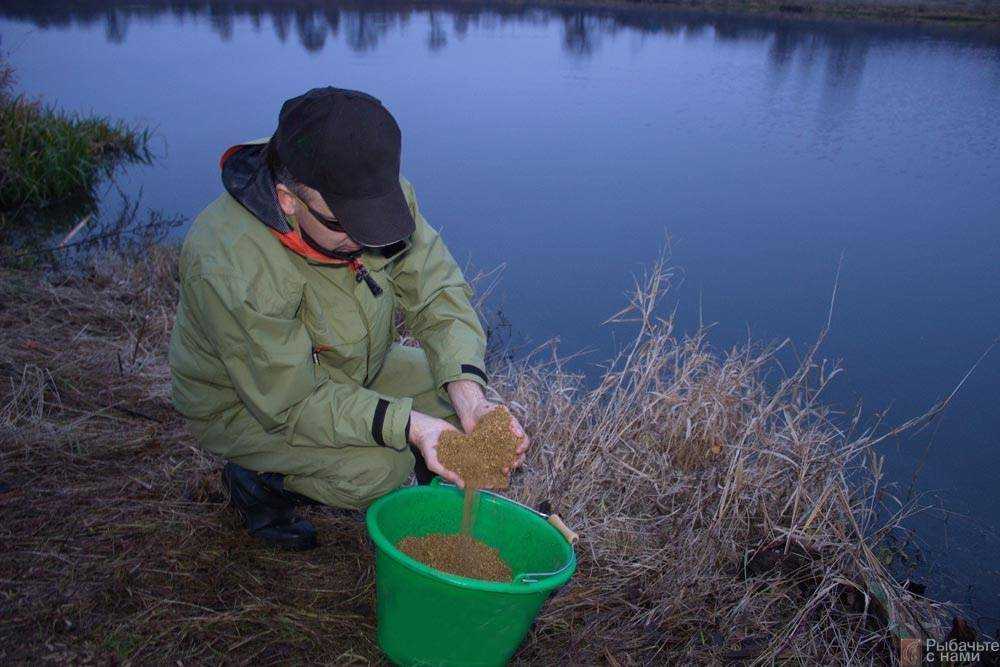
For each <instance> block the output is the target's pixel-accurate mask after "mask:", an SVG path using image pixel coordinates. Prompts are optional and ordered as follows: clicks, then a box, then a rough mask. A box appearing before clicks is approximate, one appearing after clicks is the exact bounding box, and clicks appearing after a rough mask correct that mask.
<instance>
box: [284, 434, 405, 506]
mask: <svg viewBox="0 0 1000 667" xmlns="http://www.w3.org/2000/svg"><path fill="white" fill-rule="evenodd" d="M413 463H414V459H413V454H411V453H410V451H409V449H407V450H405V451H402V452H397V451H395V450H392V449H387V448H378V449H374V448H373V449H370V450H366V451H364V452H361V453H359V455H358V456H355V457H353V458H352V459H351V460H350V461H342V462H334V463H332V465H331V466H330V467H329V468H327V469H324V470H322V471H321V472H320V473H319V474H316V475H307V476H299V475H295V476H291V477H286V479H285V485H286V486H287V487H288V488H291V489H292V490H293V491H296V492H298V493H302V494H304V495H306V496H309V497H310V498H313V499H314V500H318V501H319V502H321V503H324V504H326V505H332V506H334V507H345V508H350V509H364V508H366V507H367V506H368V505H370V504H371V503H372V502H374V501H375V500H377V499H378V498H380V497H382V496H384V495H385V494H387V493H389V492H390V491H392V490H393V489H396V488H398V487H400V486H402V485H403V484H404V483H405V482H406V480H407V478H408V477H409V475H410V472H411V471H412V470H413Z"/></svg>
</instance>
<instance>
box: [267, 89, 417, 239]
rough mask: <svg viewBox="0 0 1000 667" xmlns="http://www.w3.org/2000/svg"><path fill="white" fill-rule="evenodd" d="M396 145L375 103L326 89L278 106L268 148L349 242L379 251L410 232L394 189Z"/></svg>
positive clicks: (392, 124) (402, 200)
mask: <svg viewBox="0 0 1000 667" xmlns="http://www.w3.org/2000/svg"><path fill="white" fill-rule="evenodd" d="M401 143H402V137H401V135H400V131H399V125H397V124H396V120H395V119H394V118H393V117H392V114H390V113H389V111H388V110H387V109H386V108H385V107H384V106H382V103H381V102H380V101H379V100H378V99H376V98H374V97H372V96H371V95H368V94H366V93H362V92H360V91H357V90H345V89H343V88H333V87H326V88H313V89H312V90H310V91H309V92H307V93H305V94H303V95H299V96H298V97H293V98H292V99H290V100H286V101H285V103H284V104H283V105H282V106H281V114H280V116H279V117H278V128H277V130H275V132H274V135H273V136H272V137H271V139H270V146H269V147H268V148H269V150H273V151H274V152H275V155H276V156H277V158H278V159H279V160H280V161H281V162H282V164H284V165H285V167H287V168H288V171H289V172H291V174H292V176H294V177H295V178H296V180H298V181H299V182H300V183H302V184H303V185H307V186H309V187H310V188H313V189H314V190H317V191H318V192H319V194H320V196H321V197H323V201H325V202H326V205H327V206H329V207H330V211H332V212H333V214H334V216H336V218H337V221H338V222H339V223H340V224H341V226H343V228H344V230H345V231H346V232H347V234H348V235H349V236H350V237H351V238H352V239H354V240H355V241H357V242H358V243H360V244H362V245H366V246H373V247H380V246H386V245H390V244H392V243H396V242H397V241H400V240H402V239H404V238H406V237H407V236H409V235H410V234H412V233H413V230H414V229H415V227H416V226H415V224H414V222H413V216H412V215H410V207H409V206H408V205H407V203H406V197H405V196H404V195H403V189H402V188H401V187H400V184H399V155H400V146H401Z"/></svg>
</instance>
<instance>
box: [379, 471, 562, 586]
mask: <svg viewBox="0 0 1000 667" xmlns="http://www.w3.org/2000/svg"><path fill="white" fill-rule="evenodd" d="M427 493H431V494H435V493H457V494H459V495H461V494H462V491H460V490H459V489H458V488H450V487H441V486H408V487H404V488H401V489H396V490H395V491H393V492H391V493H388V494H386V495H384V496H382V497H381V498H379V499H378V500H376V501H375V502H374V503H372V504H371V506H370V507H369V508H368V511H367V512H366V513H365V525H366V527H367V528H368V535H369V536H370V537H371V538H372V540H373V541H374V542H375V546H376V548H378V549H379V550H381V551H382V552H383V553H385V554H386V555H387V556H389V557H390V558H392V559H393V560H395V561H397V562H398V563H400V564H401V565H403V566H405V567H407V568H409V569H410V570H413V571H415V572H416V573H417V574H421V575H423V576H425V577H429V578H431V579H436V580H437V581H441V582H444V583H447V584H451V585H452V586H457V587H459V588H465V589H468V590H475V591H487V592H491V593H508V594H515V595H528V594H532V593H542V592H548V591H551V590H553V589H555V588H558V587H559V586H562V585H563V584H565V583H566V582H567V581H569V579H570V577H571V576H573V573H574V572H575V571H576V551H574V549H573V546H572V545H571V544H569V542H567V541H566V539H565V538H564V537H563V536H562V535H561V534H560V533H559V531H558V530H556V529H555V528H553V527H552V526H551V525H549V524H548V522H546V521H543V520H542V519H541V518H540V517H539V516H538V515H536V514H533V513H532V512H531V511H529V510H527V509H525V508H524V507H521V506H520V505H519V504H518V503H516V502H514V501H512V500H509V499H507V498H504V497H503V496H498V495H491V496H488V497H489V498H490V500H489V502H496V503H500V504H504V505H507V506H509V507H510V508H511V509H513V510H516V511H518V512H521V513H524V514H526V515H528V516H530V517H531V519H532V520H534V521H537V522H538V524H539V525H540V526H545V529H546V530H550V531H552V532H553V533H555V534H556V535H557V536H558V537H559V544H561V545H563V553H564V554H565V555H566V556H567V559H568V562H566V563H565V564H564V566H563V569H562V570H561V571H559V572H558V573H557V574H553V575H550V576H548V577H545V578H544V579H540V580H538V581H536V582H533V583H516V584H515V583H513V582H511V583H504V582H499V581H484V580H482V579H471V578H469V577H462V576H460V575H457V574H451V573H449V572H443V571H441V570H438V569H435V568H433V567H431V566H429V565H425V564H424V563H421V562H420V561H418V560H417V559H416V558H413V557H411V556H408V555H406V554H405V553H403V552H402V551H400V550H399V549H397V548H396V545H395V544H393V543H392V542H390V541H389V539H388V538H387V537H386V536H385V535H384V534H382V531H381V530H380V529H379V527H378V524H377V517H378V513H379V512H380V511H381V508H382V507H383V506H384V505H385V504H386V503H387V502H389V500H390V499H391V498H395V497H398V496H399V495H405V494H411V495H412V494H417V495H420V494H427Z"/></svg>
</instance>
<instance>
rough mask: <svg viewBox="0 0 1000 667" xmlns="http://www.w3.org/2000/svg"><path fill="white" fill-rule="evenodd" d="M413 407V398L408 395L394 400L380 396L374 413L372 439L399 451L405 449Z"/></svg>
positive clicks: (378, 443) (376, 442)
mask: <svg viewBox="0 0 1000 667" xmlns="http://www.w3.org/2000/svg"><path fill="white" fill-rule="evenodd" d="M412 409H413V399H412V398H410V397H408V396H404V397H402V398H397V399H394V400H392V401H389V400H387V399H385V398H379V399H378V402H377V403H376V404H375V413H374V414H373V415H372V440H374V441H375V444H377V445H382V446H383V447H388V448H389V449H394V450H396V451H397V452H402V451H405V450H406V448H407V446H408V444H409V443H408V442H407V437H406V432H407V426H408V424H409V422H410V410H412Z"/></svg>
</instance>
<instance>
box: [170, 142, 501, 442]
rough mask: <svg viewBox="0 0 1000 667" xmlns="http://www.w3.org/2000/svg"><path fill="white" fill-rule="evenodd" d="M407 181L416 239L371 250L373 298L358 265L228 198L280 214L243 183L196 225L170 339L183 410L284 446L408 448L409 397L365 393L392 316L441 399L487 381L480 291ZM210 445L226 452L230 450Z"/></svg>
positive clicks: (389, 337) (184, 256)
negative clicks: (456, 383)
mask: <svg viewBox="0 0 1000 667" xmlns="http://www.w3.org/2000/svg"><path fill="white" fill-rule="evenodd" d="M248 146H250V147H252V146H253V144H250V145H248ZM228 155H229V153H227V156H228ZM400 182H401V185H402V187H403V191H404V194H405V195H406V199H407V201H408V203H409V205H410V211H411V213H412V215H413V217H414V220H415V223H416V230H415V231H414V233H413V234H412V235H411V236H410V237H409V238H408V239H406V240H405V241H403V242H400V243H398V244H394V245H393V246H389V247H388V248H387V249H382V248H377V249H370V250H366V251H365V252H364V253H363V254H362V256H361V258H360V259H361V263H363V265H364V267H365V268H366V269H367V272H368V274H369V275H370V277H371V279H372V280H374V282H375V283H377V285H378V287H380V288H381V294H379V295H377V296H376V294H375V291H377V288H373V287H372V286H370V285H369V284H368V283H367V282H366V281H365V280H361V273H362V272H359V271H357V269H358V267H357V266H354V267H352V266H349V265H347V264H344V263H331V262H330V261H329V260H327V261H322V260H320V259H317V258H309V257H306V256H303V254H300V253H299V252H296V251H294V250H292V249H290V247H295V246H296V244H293V243H285V242H284V241H283V240H282V238H281V237H282V235H281V233H279V232H278V231H276V229H275V226H274V225H273V224H272V225H269V224H267V223H266V222H265V221H263V220H262V219H261V218H260V217H258V216H257V215H255V214H254V213H253V212H251V210H249V209H248V208H247V206H245V205H244V204H243V203H241V201H239V200H238V199H237V198H236V197H234V196H233V194H231V193H232V192H236V195H237V196H245V197H246V198H245V200H244V202H245V203H247V205H249V206H251V208H253V207H254V206H256V207H257V212H258V214H259V215H261V216H263V217H264V218H268V217H269V216H270V217H273V216H274V212H273V210H271V209H262V208H261V204H260V202H259V201H258V202H256V203H254V202H253V201H252V198H251V197H249V196H246V195H245V192H242V191H239V190H238V189H237V188H230V192H227V193H226V194H223V195H222V196H220V197H219V198H218V199H216V200H215V201H214V202H213V203H212V204H210V205H209V206H208V207H207V208H206V209H205V210H204V211H203V212H202V213H201V214H200V215H199V216H198V218H197V219H196V220H195V222H194V223H193V225H192V226H191V228H190V230H189V231H188V234H187V237H186V239H185V241H184V245H183V249H182V251H181V258H180V304H179V306H178V310H177V318H176V322H175V325H174V329H173V334H172V337H171V342H170V368H171V374H172V389H173V404H174V406H175V407H176V409H177V410H178V411H179V412H180V413H181V414H183V415H184V416H185V417H187V418H189V419H193V420H199V421H201V422H210V421H212V420H218V419H230V418H232V414H233V410H234V409H237V410H238V409H239V408H240V407H242V408H245V409H246V410H247V411H249V413H250V414H251V415H252V416H253V417H254V418H255V419H256V420H257V421H258V422H259V423H260V425H261V426H262V427H263V428H264V429H265V430H266V431H268V432H269V433H275V434H280V435H281V437H283V438H285V439H286V440H287V442H288V443H289V444H293V443H294V444H307V445H312V446H330V447H344V446H371V447H379V446H385V447H391V448H393V449H395V450H403V449H405V448H406V446H407V442H406V426H407V422H408V419H409V414H410V409H411V404H412V399H411V398H408V397H403V398H396V397H391V396H383V395H381V394H379V393H376V392H374V391H372V390H370V389H368V388H366V385H367V384H369V383H370V382H371V380H372V379H373V378H374V377H375V375H376V373H378V371H379V369H380V368H381V366H382V361H383V358H384V356H385V354H386V351H387V350H388V349H389V345H390V344H391V343H392V341H393V340H395V339H396V338H397V337H398V332H397V331H396V328H395V325H394V313H395V312H396V310H397V309H399V310H401V311H402V313H403V317H404V321H405V324H406V327H407V329H408V330H409V331H410V332H411V334H412V335H413V336H414V337H415V338H416V339H417V340H418V341H419V342H420V344H421V346H422V347H423V349H424V350H425V352H426V354H427V359H428V361H429V363H430V367H431V371H432V374H433V376H434V381H435V383H436V385H437V388H438V391H439V392H440V393H441V395H442V397H444V398H447V392H446V391H445V389H444V385H445V384H446V383H447V382H451V381H453V380H459V379H467V380H472V381H475V382H477V383H479V384H481V385H484V386H485V384H486V381H487V378H486V374H485V371H484V368H485V364H484V354H485V347H486V336H485V333H484V331H483V327H482V325H481V323H480V321H479V318H478V316H477V315H476V312H475V310H474V309H473V307H472V305H471V303H470V298H471V296H472V289H471V288H470V286H469V284H468V283H467V282H466V280H465V278H464V276H463V275H462V272H461V270H460V269H459V267H458V265H457V264H456V263H455V261H454V259H453V258H452V256H451V253H450V252H449V251H448V249H447V248H446V247H445V244H444V242H443V241H442V239H441V236H440V235H439V234H438V232H437V231H435V230H434V229H433V228H432V227H431V226H430V225H429V224H428V223H427V221H426V220H425V219H424V217H423V216H422V215H421V213H420V210H419V208H418V206H417V199H416V195H415V193H414V191H413V187H412V186H411V185H410V183H409V182H408V181H407V180H406V179H405V178H401V179H400ZM227 187H229V183H227ZM261 200H262V201H263V200H266V198H262V199H261ZM265 206H266V204H265ZM262 211H263V212H262ZM284 222H285V223H286V224H289V225H291V221H289V220H288V219H287V218H285V220H284ZM292 227H294V226H293V225H292ZM283 233H285V234H289V233H291V234H293V235H297V230H295V229H293V230H292V231H291V232H288V231H287V229H286V230H285V231H284V232H283ZM298 238H301V237H298ZM352 269H353V270H352ZM207 432H208V433H219V432H221V431H220V430H219V429H208V431H207ZM206 437H210V436H206ZM201 444H202V446H204V447H206V448H207V449H210V450H218V451H224V450H225V449H226V447H225V444H226V443H212V442H202V443H201Z"/></svg>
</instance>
